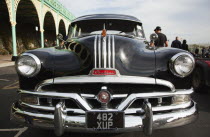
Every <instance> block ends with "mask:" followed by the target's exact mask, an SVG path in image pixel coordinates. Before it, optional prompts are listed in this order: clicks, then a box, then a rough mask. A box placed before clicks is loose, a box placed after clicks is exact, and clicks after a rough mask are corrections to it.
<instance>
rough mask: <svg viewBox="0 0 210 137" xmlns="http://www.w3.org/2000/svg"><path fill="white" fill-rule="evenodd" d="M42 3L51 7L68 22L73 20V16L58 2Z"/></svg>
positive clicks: (55, 0)
mask: <svg viewBox="0 0 210 137" xmlns="http://www.w3.org/2000/svg"><path fill="white" fill-rule="evenodd" d="M39 1H42V0H39ZM43 1H44V3H45V4H46V5H49V6H50V7H52V8H53V9H54V10H55V11H57V12H58V13H59V14H61V15H62V16H64V17H65V18H66V19H68V20H69V21H72V20H73V19H75V16H74V15H73V14H72V13H71V12H69V11H68V10H67V9H66V8H65V7H64V6H63V5H62V4H61V3H60V2H59V1H58V0H43Z"/></svg>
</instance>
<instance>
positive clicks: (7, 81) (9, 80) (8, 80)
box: [0, 79, 10, 82]
mask: <svg viewBox="0 0 210 137" xmlns="http://www.w3.org/2000/svg"><path fill="white" fill-rule="evenodd" d="M0 81H6V82H8V81H10V80H8V79H0Z"/></svg>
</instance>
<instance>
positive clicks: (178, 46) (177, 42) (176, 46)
mask: <svg viewBox="0 0 210 137" xmlns="http://www.w3.org/2000/svg"><path fill="white" fill-rule="evenodd" d="M181 45H182V44H181V42H180V41H179V37H176V39H175V40H174V41H173V42H172V43H171V47H173V48H178V49H182V47H181Z"/></svg>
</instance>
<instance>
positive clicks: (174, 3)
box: [59, 0, 210, 45]
mask: <svg viewBox="0 0 210 137" xmlns="http://www.w3.org/2000/svg"><path fill="white" fill-rule="evenodd" d="M59 1H60V2H61V3H63V5H64V6H65V7H66V8H67V9H69V10H70V11H71V12H72V13H73V14H74V15H75V16H76V17H79V16H82V15H87V14H100V13H115V14H127V15H132V16H135V17H137V18H139V19H140V20H141V21H142V22H143V26H144V30H145V33H146V36H147V39H148V38H149V35H150V34H151V33H153V30H154V28H155V27H156V26H161V27H162V32H163V33H165V34H166V35H167V37H168V39H169V41H170V42H171V41H173V40H174V39H175V37H176V36H179V37H180V38H181V39H187V41H188V43H190V44H192V43H198V44H200V43H209V45H210V0H76V1H75V0H59Z"/></svg>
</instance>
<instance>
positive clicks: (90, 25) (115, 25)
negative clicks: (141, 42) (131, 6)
mask: <svg viewBox="0 0 210 137" xmlns="http://www.w3.org/2000/svg"><path fill="white" fill-rule="evenodd" d="M103 29H106V30H107V34H114V35H126V36H127V35H130V36H132V37H141V38H144V33H143V28H142V26H141V25H140V24H138V23H136V22H133V21H125V20H88V21H80V22H76V23H74V24H72V25H71V26H70V30H69V37H70V38H72V37H82V36H87V35H96V34H101V32H102V30H103Z"/></svg>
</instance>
